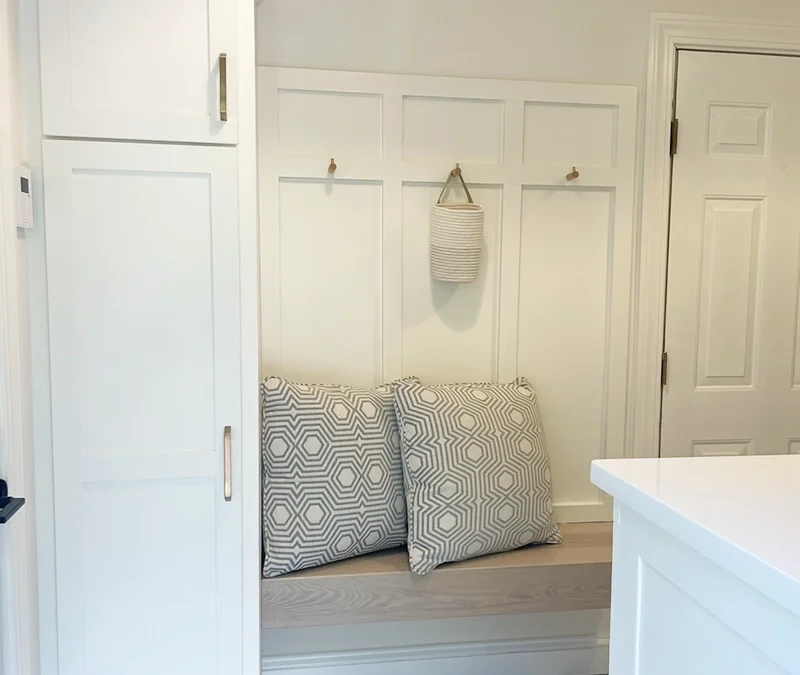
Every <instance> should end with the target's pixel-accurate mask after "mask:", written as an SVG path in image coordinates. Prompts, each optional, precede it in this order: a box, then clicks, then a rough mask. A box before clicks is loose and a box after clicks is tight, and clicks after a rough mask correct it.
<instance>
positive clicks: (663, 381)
mask: <svg viewBox="0 0 800 675" xmlns="http://www.w3.org/2000/svg"><path fill="white" fill-rule="evenodd" d="M668 358H669V357H668V356H667V352H661V386H662V387H666V386H667V359H668Z"/></svg>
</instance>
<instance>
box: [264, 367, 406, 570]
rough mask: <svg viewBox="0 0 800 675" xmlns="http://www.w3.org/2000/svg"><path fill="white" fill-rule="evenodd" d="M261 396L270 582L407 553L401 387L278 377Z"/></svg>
mask: <svg viewBox="0 0 800 675" xmlns="http://www.w3.org/2000/svg"><path fill="white" fill-rule="evenodd" d="M261 395H262V406H261V420H262V432H261V446H262V455H263V456H262V460H263V461H262V479H263V480H262V485H263V527H264V532H263V534H264V553H265V558H264V570H263V574H264V576H265V577H273V576H277V575H279V574H284V573H286V572H291V571H292V570H298V569H303V568H305V567H315V566H317V565H324V564H325V563H329V562H333V561H334V560H342V559H344V558H350V557H352V556H356V555H361V554H362V553H368V552H370V551H378V550H380V549H383V548H391V547H393V546H401V545H403V544H405V541H406V517H405V499H404V497H403V469H402V465H401V460H400V439H399V436H398V430H397V421H396V418H395V414H394V408H393V406H392V393H391V386H390V385H385V386H383V387H378V388H377V389H358V388H355V387H347V386H341V385H311V384H298V383H294V382H290V381H288V380H285V379H282V378H279V377H270V378H268V379H267V380H266V381H265V382H263V383H262V385H261Z"/></svg>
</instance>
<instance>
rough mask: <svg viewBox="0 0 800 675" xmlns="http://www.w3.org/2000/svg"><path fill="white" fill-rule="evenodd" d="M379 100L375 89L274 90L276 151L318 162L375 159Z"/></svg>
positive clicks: (378, 143)
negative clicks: (355, 91) (364, 91)
mask: <svg viewBox="0 0 800 675" xmlns="http://www.w3.org/2000/svg"><path fill="white" fill-rule="evenodd" d="M382 101H383V97H382V96H381V95H379V94H350V93H341V92H335V91H291V90H289V91H287V90H282V91H279V92H278V129H279V131H278V151H279V153H280V155H281V157H299V158H314V159H320V161H321V162H323V163H324V164H323V166H327V162H329V161H330V158H331V157H340V158H347V159H349V160H350V161H354V160H359V161H369V160H372V161H378V160H380V158H381V156H382V147H383V139H382V136H381V133H382V132H381V127H382V120H381V115H382ZM340 161H342V160H340Z"/></svg>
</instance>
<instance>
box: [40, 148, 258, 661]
mask: <svg viewBox="0 0 800 675" xmlns="http://www.w3.org/2000/svg"><path fill="white" fill-rule="evenodd" d="M44 162H45V167H44V168H45V182H46V184H47V194H46V197H45V207H46V228H47V229H46V239H47V275H48V296H49V322H50V358H51V378H52V416H53V464H54V484H55V518H56V568H57V587H58V639H59V660H60V666H61V669H60V672H61V673H62V675H79V674H80V675H107V674H108V673H111V672H113V673H118V674H121V675H134V674H137V675H138V674H140V673H143V672H151V673H192V675H198V674H208V675H222V674H223V673H224V674H227V673H233V672H237V671H238V672H240V671H241V635H242V633H241V631H242V627H241V600H242V597H241V593H242V591H241V585H242V576H241V575H242V565H241V563H242V561H241V555H242V546H241V502H240V498H241V492H240V489H239V488H240V485H241V476H240V472H239V471H238V470H237V469H238V468H239V467H240V466H241V462H240V458H241V456H240V455H241V454H240V445H239V434H238V433H237V432H238V429H239V428H240V426H241V404H240V391H241V389H240V374H239V373H240V369H239V364H240V349H241V348H240V340H239V290H238V289H239V285H238V284H239V277H238V264H239V263H238V223H237V206H236V204H237V202H236V182H235V181H231V180H230V176H231V175H235V173H236V150H235V149H233V148H200V147H188V146H184V147H173V146H150V145H140V144H137V145H128V144H113V143H89V142H75V141H45V143H44ZM226 425H230V426H232V428H233V433H232V455H233V462H232V464H233V467H234V472H233V476H232V479H233V499H232V500H231V501H230V502H226V501H225V500H224V498H223V478H224V475H223V429H224V427H225V426H226ZM121 654H125V655H126V657H125V659H124V660H122V661H121V659H120V655H121Z"/></svg>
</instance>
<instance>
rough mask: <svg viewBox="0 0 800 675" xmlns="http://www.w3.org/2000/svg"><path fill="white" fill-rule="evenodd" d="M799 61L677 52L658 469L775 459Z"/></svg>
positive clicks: (798, 427)
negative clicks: (682, 459) (717, 458)
mask: <svg viewBox="0 0 800 675" xmlns="http://www.w3.org/2000/svg"><path fill="white" fill-rule="evenodd" d="M787 82H800V59H794V58H789V57H776V56H760V55H744V54H718V53H703V52H681V54H680V56H679V60H678V86H677V98H676V114H677V117H678V119H679V120H680V138H679V145H678V152H677V154H676V155H675V164H674V175H673V201H672V214H671V219H670V242H669V272H668V288H667V312H666V332H665V334H666V338H665V346H666V351H667V352H668V354H669V372H668V381H667V385H666V387H665V388H664V396H663V419H662V439H661V454H662V456H686V455H698V456H701V455H703V456H705V455H732V454H733V455H740V454H782V453H786V452H789V451H790V448H791V447H792V443H793V442H794V441H793V439H800V387H797V386H796V385H795V384H794V382H793V377H794V364H795V363H796V353H797V347H796V334H797V315H798V311H797V309H798V279H800V268H799V267H798V253H799V252H800V219H798V218H797V213H798V212H799V211H800V208H799V207H800V203H799V200H798V194H799V193H798V190H797V186H798V185H800V161H799V160H800V133H798V131H797V124H796V120H797V119H798V115H800V95H798V94H797V88H796V87H788V86H787V84H786V83H787Z"/></svg>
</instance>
